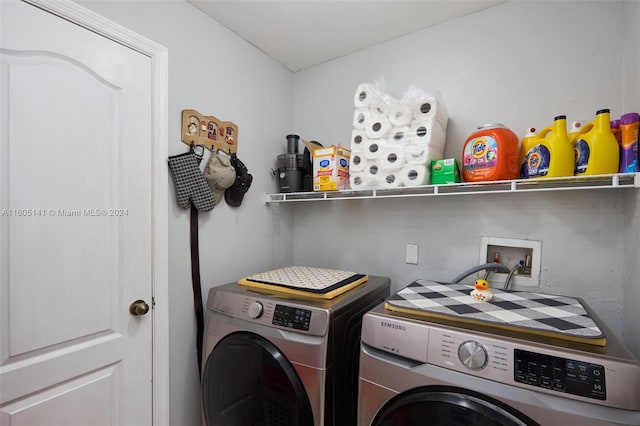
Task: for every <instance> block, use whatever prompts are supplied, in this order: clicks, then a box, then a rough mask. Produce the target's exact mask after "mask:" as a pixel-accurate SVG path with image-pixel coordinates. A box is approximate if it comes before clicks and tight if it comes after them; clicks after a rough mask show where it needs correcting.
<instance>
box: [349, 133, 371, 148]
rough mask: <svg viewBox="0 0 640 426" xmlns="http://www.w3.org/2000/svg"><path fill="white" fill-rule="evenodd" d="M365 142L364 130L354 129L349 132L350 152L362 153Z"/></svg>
mask: <svg viewBox="0 0 640 426" xmlns="http://www.w3.org/2000/svg"><path fill="white" fill-rule="evenodd" d="M366 141H367V134H366V133H365V132H364V130H361V129H354V130H353V132H351V152H352V153H353V152H361V151H364V147H365V142H366Z"/></svg>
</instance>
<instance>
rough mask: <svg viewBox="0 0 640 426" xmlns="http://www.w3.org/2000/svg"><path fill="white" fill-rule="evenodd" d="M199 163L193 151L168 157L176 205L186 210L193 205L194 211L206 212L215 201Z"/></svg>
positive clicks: (212, 206) (213, 205)
mask: <svg viewBox="0 0 640 426" xmlns="http://www.w3.org/2000/svg"><path fill="white" fill-rule="evenodd" d="M199 163H200V159H199V157H198V156H197V155H196V153H195V152H193V151H190V152H185V153H184V154H179V155H174V156H171V157H169V168H170V169H171V173H172V174H173V180H174V182H175V184H176V195H177V196H178V205H179V206H180V207H184V208H185V209H186V208H189V206H190V204H191V203H193V205H194V206H195V208H196V209H198V210H201V211H205V212H208V211H210V210H212V209H213V208H214V207H215V205H216V199H215V198H214V196H213V192H211V188H209V185H208V184H207V181H206V180H205V179H204V176H203V175H202V171H201V170H200V165H199Z"/></svg>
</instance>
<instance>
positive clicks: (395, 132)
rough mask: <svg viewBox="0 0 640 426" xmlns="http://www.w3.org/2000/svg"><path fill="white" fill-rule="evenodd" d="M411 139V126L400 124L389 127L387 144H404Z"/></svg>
mask: <svg viewBox="0 0 640 426" xmlns="http://www.w3.org/2000/svg"><path fill="white" fill-rule="evenodd" d="M410 139H411V128H410V127H409V126H400V127H393V128H391V132H389V136H388V137H387V144H388V145H392V146H404V145H406V144H408V143H409V141H410Z"/></svg>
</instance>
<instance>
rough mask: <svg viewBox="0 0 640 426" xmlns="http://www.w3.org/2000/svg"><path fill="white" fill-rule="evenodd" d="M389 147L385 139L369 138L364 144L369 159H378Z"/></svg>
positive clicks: (365, 154) (366, 156)
mask: <svg viewBox="0 0 640 426" xmlns="http://www.w3.org/2000/svg"><path fill="white" fill-rule="evenodd" d="M386 147H387V143H386V141H385V139H367V140H366V142H365V146H364V151H363V152H364V156H365V158H366V159H368V160H377V159H378V158H380V156H381V155H382V152H383V151H384V149H385V148H386Z"/></svg>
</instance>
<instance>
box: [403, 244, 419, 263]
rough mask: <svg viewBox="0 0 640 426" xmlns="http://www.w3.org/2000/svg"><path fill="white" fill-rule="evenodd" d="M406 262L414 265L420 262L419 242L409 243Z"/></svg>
mask: <svg viewBox="0 0 640 426" xmlns="http://www.w3.org/2000/svg"><path fill="white" fill-rule="evenodd" d="M405 263H410V264H412V265H417V264H418V245H417V244H407V255H406V259H405Z"/></svg>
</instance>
